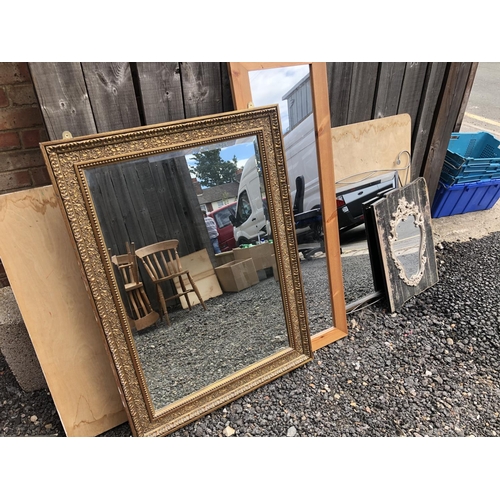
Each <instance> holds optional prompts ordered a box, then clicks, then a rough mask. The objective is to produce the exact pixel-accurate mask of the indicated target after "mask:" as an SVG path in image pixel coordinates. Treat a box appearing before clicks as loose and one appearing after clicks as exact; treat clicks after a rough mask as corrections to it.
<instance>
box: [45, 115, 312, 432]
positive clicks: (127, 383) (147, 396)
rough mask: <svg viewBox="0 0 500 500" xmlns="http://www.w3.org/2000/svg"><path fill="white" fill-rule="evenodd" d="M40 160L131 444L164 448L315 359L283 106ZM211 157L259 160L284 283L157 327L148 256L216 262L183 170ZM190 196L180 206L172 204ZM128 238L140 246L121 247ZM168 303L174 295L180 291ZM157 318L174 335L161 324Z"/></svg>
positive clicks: (123, 137) (99, 137) (152, 129)
mask: <svg viewBox="0 0 500 500" xmlns="http://www.w3.org/2000/svg"><path fill="white" fill-rule="evenodd" d="M41 148H42V152H43V154H44V158H45V161H46V164H47V168H48V170H49V173H50V176H51V180H52V183H53V185H54V188H55V191H56V193H57V195H58V197H59V201H60V206H61V209H62V212H63V216H64V218H65V221H66V223H67V227H68V230H69V232H70V236H71V238H72V241H73V243H74V247H75V250H76V252H77V255H78V257H79V262H80V264H81V269H82V275H83V278H84V281H85V282H86V285H87V289H88V291H89V296H90V299H91V303H92V305H93V308H94V311H95V316H96V319H97V322H98V324H99V326H100V328H101V330H102V332H103V334H104V338H105V340H106V344H107V347H108V352H109V355H110V359H111V362H112V366H113V367H114V372H115V376H116V380H117V383H118V387H119V389H120V393H121V395H122V400H123V403H124V406H125V408H126V411H127V415H128V418H129V422H130V426H131V430H132V433H133V435H136V436H161V435H167V434H169V433H171V432H173V431H175V430H177V429H179V428H181V427H183V426H184V425H186V424H188V423H190V422H192V421H194V420H196V419H198V418H199V417H201V416H203V415H205V414H207V413H209V412H211V411H213V410H215V409H216V408H219V407H221V406H223V405H224V404H227V403H228V402H230V401H233V400H235V399H237V398H239V397H241V396H243V395H244V394H247V393H248V392H250V391H252V390H254V389H256V388H257V387H260V386H262V385H264V384H266V383H268V382H269V381H271V380H274V379H276V378H278V377H279V376H281V375H283V374H285V373H287V372H289V371H290V370H293V369H294V368H297V367H299V366H301V365H303V364H305V363H307V362H308V361H310V360H311V359H312V347H311V339H310V333H309V329H308V322H307V312H306V310H305V305H304V290H303V284H302V281H301V276H300V271H299V267H298V266H299V264H298V261H299V258H298V251H297V247H296V240H295V229H294V224H293V219H292V215H291V214H292V211H291V206H290V195H289V188H288V178H287V172H286V169H285V165H284V157H283V147H282V135H281V127H280V117H279V112H278V109H277V106H267V107H264V108H260V109H256V110H246V111H235V112H230V113H224V114H220V115H212V116H206V117H203V118H196V119H189V120H183V121H178V122H169V123H165V124H159V125H154V126H148V127H139V128H135V129H128V130H121V131H115V132H109V133H102V134H96V135H92V136H85V137H78V138H70V139H67V140H61V141H51V142H46V143H43V144H41ZM205 151H218V152H219V153H221V152H228V154H230V155H231V157H232V158H236V160H238V161H239V160H245V159H246V158H248V155H249V154H253V155H255V157H256V158H257V159H258V163H259V165H260V174H261V181H262V185H263V186H264V189H263V196H265V197H266V204H267V210H268V218H269V224H270V228H271V231H272V235H273V239H272V252H273V253H272V254H273V255H274V258H275V273H276V279H265V280H262V281H260V279H258V280H257V281H256V282H252V283H251V284H252V286H248V287H246V288H244V289H241V290H240V291H238V292H233V293H223V294H220V293H219V294H215V295H214V296H209V298H208V300H207V299H205V300H204V305H205V306H206V307H202V303H203V302H198V303H196V300H193V301H192V302H191V304H189V305H190V306H189V308H183V307H180V306H179V304H178V302H179V300H180V298H179V297H177V298H176V297H175V296H174V295H170V296H167V297H166V298H167V303H170V304H171V305H170V306H169V312H168V314H162V313H164V312H167V311H166V309H165V310H163V308H162V307H159V305H158V300H159V298H161V297H155V296H154V293H150V292H148V288H147V287H148V286H149V290H155V283H152V282H151V281H150V278H149V277H148V274H147V273H146V272H145V268H144V266H141V265H140V263H141V262H142V260H141V258H144V259H145V260H144V262H146V257H144V256H145V255H146V254H147V253H148V251H147V250H146V249H149V250H150V249H151V246H152V245H153V246H154V245H156V246H159V245H160V243H161V242H162V241H176V242H177V243H176V244H175V248H176V251H177V253H178V255H179V256H180V260H181V261H182V259H183V258H188V257H189V258H191V257H193V256H196V255H198V254H199V253H200V252H202V253H203V254H204V255H208V256H209V257H210V259H211V260H212V261H215V259H214V254H213V251H212V249H211V245H210V242H209V239H208V238H207V229H206V227H205V225H204V220H203V215H202V212H201V210H200V206H199V205H198V206H194V207H193V204H192V203H191V202H190V201H189V197H190V196H191V199H192V196H194V200H195V202H194V203H195V205H196V203H197V200H196V194H195V192H194V188H193V187H192V185H191V184H192V183H191V182H190V180H189V172H188V168H189V162H190V161H192V158H193V156H194V155H196V154H198V153H200V152H205ZM249 151H250V152H251V153H249ZM186 173H187V175H188V177H187V179H188V181H187V182H184V183H182V182H181V181H180V179H181V178H182V176H185V175H186ZM139 188H141V189H142V188H143V190H142V191H140V189H139ZM169 190H170V191H169ZM183 190H186V193H187V195H186V197H185V198H182V197H177V198H176V200H177V201H176V203H172V198H173V197H174V195H179V193H181V192H182V191H183ZM168 192H170V193H172V194H171V195H168ZM141 193H142V194H141ZM166 193H167V194H166ZM179 196H180V195H179ZM145 213H148V214H150V215H148V219H147V220H146V218H145V216H144V214H145ZM151 214H152V215H151ZM161 220H163V222H161ZM165 221H166V222H165ZM134 228H135V229H137V230H140V231H141V233H140V234H141V235H142V237H143V240H142V241H134V242H131V241H123V240H124V239H126V238H127V231H132V229H134ZM200 228H201V229H200ZM117 241H118V243H116V242H117ZM207 242H208V243H207ZM131 244H133V252H131V251H130V246H131ZM120 245H122V246H120ZM155 248H156V247H155ZM125 249H126V251H127V252H128V253H127V255H130V254H132V257H135V258H136V259H137V260H138V261H139V264H137V266H138V270H139V278H135V280H136V281H135V282H133V284H134V287H133V288H137V287H136V286H135V285H137V286H139V284H140V285H144V289H145V290H144V291H145V296H146V297H147V298H148V299H149V302H150V303H149V305H150V306H151V308H153V309H155V308H156V311H157V313H158V314H157V315H153V316H154V317H153V320H152V322H151V324H150V325H148V326H147V327H144V325H142V324H141V325H140V324H139V323H138V322H134V321H133V320H131V316H132V315H133V312H134V311H133V307H132V306H131V303H127V298H128V297H129V295H128V294H132V291H133V290H131V288H130V282H128V283H127V282H126V281H125V282H124V281H121V280H120V275H119V274H118V273H117V272H116V270H115V267H116V266H117V265H118V264H120V263H121V262H123V261H122V260H120V259H119V258H118V257H119V256H118V255H117V254H121V255H123V254H125ZM193 258H194V257H193ZM158 259H159V262H161V260H162V259H163V257H158ZM132 260H133V259H132ZM174 260H176V258H175V257H174ZM251 260H252V259H244V260H241V261H238V262H237V263H236V264H235V266H236V265H237V266H238V269H239V266H240V263H241V262H243V263H245V264H244V266H247V265H250V264H249V262H248V261H251ZM188 262H192V261H188ZM144 265H145V264H144ZM190 266H191V265H190V264H189V265H188V268H190ZM166 267H167V268H168V265H167V266H166ZM214 267H215V264H214ZM184 270H186V267H184ZM244 270H246V267H245V269H244ZM249 272H250V271H249ZM253 273H255V270H254V271H253ZM243 274H244V273H243ZM255 276H256V275H255ZM153 277H154V273H153ZM156 278H158V276H156ZM186 279H187V278H186ZM246 279H247V280H248V279H249V278H248V276H247V277H246ZM158 281H160V280H158ZM185 283H187V282H185ZM185 283H184V284H182V283H181V282H179V287H180V288H179V287H177V291H179V290H185V288H184V287H185ZM127 286H128V287H127ZM176 286H177V285H176ZM188 288H189V284H188ZM250 291H252V294H251V295H246V294H247V293H248V294H249V293H250ZM170 292H171V294H175V290H174V287H172V288H171V289H170ZM141 293H142V292H141ZM164 293H166V294H168V290H167V292H164ZM135 297H136V299H135V302H134V304H135V306H137V304H138V303H139V302H140V297H139V295H137V296H135ZM157 299H158V300H157ZM155 300H156V302H155ZM162 300H163V299H162ZM160 302H161V301H160ZM172 304H173V305H172ZM148 312H150V311H148ZM264 313H265V314H264ZM159 315H161V316H163V319H167V318H166V317H167V316H168V322H167V323H166V322H165V321H163V319H162V320H159V321H158V320H157V316H159ZM145 317H149V316H148V315H145ZM155 320H156V321H155ZM134 325H135V326H134Z"/></svg>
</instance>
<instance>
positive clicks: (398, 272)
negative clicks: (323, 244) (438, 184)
mask: <svg viewBox="0 0 500 500" xmlns="http://www.w3.org/2000/svg"><path fill="white" fill-rule="evenodd" d="M371 208H372V210H373V216H374V220H375V225H376V233H377V236H378V245H379V250H380V257H381V260H382V263H383V268H384V281H385V288H386V292H387V300H388V302H389V306H390V309H391V312H394V311H397V310H399V309H400V308H401V307H402V306H403V304H404V303H405V302H406V301H407V300H409V299H410V298H411V297H413V296H415V295H418V294H419V293H421V292H423V291H424V290H426V289H427V288H430V287H431V286H433V285H434V284H436V283H437V281H438V274H437V265H436V257H435V249H434V239H433V235H432V225H431V214H430V205H429V196H428V193H427V185H426V183H425V179H424V178H423V177H418V178H417V179H416V180H414V181H413V182H410V183H409V184H407V185H406V186H404V187H402V188H398V189H394V190H392V191H390V192H389V193H387V194H386V195H385V197H384V198H382V199H380V200H378V201H376V202H375V203H373V205H372V207H371Z"/></svg>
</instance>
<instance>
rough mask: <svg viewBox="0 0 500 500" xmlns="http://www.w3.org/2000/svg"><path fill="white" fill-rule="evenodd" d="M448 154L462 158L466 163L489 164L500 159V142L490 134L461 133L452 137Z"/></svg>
mask: <svg viewBox="0 0 500 500" xmlns="http://www.w3.org/2000/svg"><path fill="white" fill-rule="evenodd" d="M448 152H450V153H452V154H455V155H457V156H461V157H462V158H463V161H464V162H468V161H469V160H478V161H482V162H488V161H489V160H494V159H495V158H500V141H499V140H497V139H495V137H494V136H493V135H491V134H489V133H488V132H472V133H461V132H460V133H457V134H453V135H452V136H451V138H450V142H449V143H448Z"/></svg>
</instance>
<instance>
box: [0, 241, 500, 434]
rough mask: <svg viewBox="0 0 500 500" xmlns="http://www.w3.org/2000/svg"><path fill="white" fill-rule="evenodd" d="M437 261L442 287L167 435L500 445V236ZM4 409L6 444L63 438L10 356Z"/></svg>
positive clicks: (363, 313)
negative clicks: (463, 440)
mask: <svg viewBox="0 0 500 500" xmlns="http://www.w3.org/2000/svg"><path fill="white" fill-rule="evenodd" d="M436 257H437V261H438V270H439V279H440V281H439V283H437V284H436V285H435V286H434V287H432V288H430V289H429V290H426V291H425V292H424V293H422V294H420V295H419V296H417V297H414V298H412V299H411V300H409V301H408V302H407V303H406V304H405V306H404V307H403V308H402V310H401V311H400V312H398V313H394V314H391V313H390V312H388V310H387V309H386V307H385V304H384V303H383V301H380V302H377V303H375V304H372V305H370V306H367V307H365V308H364V309H361V310H357V311H355V312H353V313H350V314H349V315H348V322H349V335H348V336H347V337H346V338H344V339H342V340H340V341H338V342H335V343H333V344H330V345H329V346H327V347H324V348H322V349H320V350H319V351H317V352H316V353H315V357H314V360H313V361H311V362H310V363H308V364H307V365H305V366H303V367H301V368H299V369H297V370H294V371H293V372H291V373H288V374H286V375H285V376H283V377H281V378H279V379H278V380H275V381H274V382H271V383H270V384H267V385H266V386H264V387H261V388H259V389H258V390H256V391H254V392H252V393H251V394H248V395H246V396H244V397H243V398H240V399H238V400H237V401H234V402H232V403H230V404H228V405H226V406H225V407H224V408H221V409H219V410H217V411H215V412H213V413H211V414H210V415H207V416H205V417H203V418H201V419H200V420H198V421H196V422H193V423H191V424H189V425H187V426H186V427H184V428H182V429H180V430H178V431H176V432H175V433H173V434H171V436H224V435H231V434H233V435H234V436H497V435H499V434H500V418H499V417H500V415H499V412H500V375H499V370H500V356H499V348H500V339H499V324H500V317H499V315H500V308H499V294H500V279H499V271H500V232H496V233H492V234H491V235H489V236H485V237H483V238H481V239H478V240H471V241H468V242H454V243H447V242H443V243H440V244H438V247H437V249H436ZM316 313H317V314H318V315H319V314H320V312H319V311H317V312H316ZM0 403H1V405H0V435H2V436H41V435H51V436H64V431H63V429H62V426H61V423H60V421H59V418H58V416H57V412H56V409H55V407H54V404H53V402H52V399H51V397H50V394H49V393H48V391H46V390H41V391H36V392H33V393H24V392H23V391H22V390H21V389H20V388H19V386H18V384H17V382H16V380H15V378H14V377H13V375H12V373H11V372H10V370H9V368H8V366H7V364H6V363H5V361H4V359H3V357H0ZM102 436H130V427H129V426H128V424H123V425H121V426H119V427H116V428H115V429H112V430H110V431H108V432H106V433H104V434H103V435H102Z"/></svg>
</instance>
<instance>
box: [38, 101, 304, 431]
mask: <svg viewBox="0 0 500 500" xmlns="http://www.w3.org/2000/svg"><path fill="white" fill-rule="evenodd" d="M249 135H251V136H256V137H257V140H258V143H259V149H260V152H261V156H262V167H263V172H264V182H265V184H266V190H267V193H268V207H269V214H270V219H271V226H272V231H273V239H274V242H275V255H276V264H277V270H278V274H279V277H280V283H281V292H282V300H283V306H284V315H285V322H286V327H287V331H288V339H289V347H287V348H285V349H283V350H280V351H278V352H276V353H274V354H272V355H270V356H268V357H266V358H264V359H262V360H260V361H258V362H256V363H253V364H252V365H250V366H248V367H246V368H244V369H242V370H239V371H237V372H236V373H233V374H232V375H230V376H228V377H225V378H223V379H221V380H219V381H217V382H215V383H213V384H210V385H209V386H207V387H204V388H202V389H201V390H198V391H197V392H194V393H192V394H190V395H189V396H186V397H184V398H182V399H180V400H178V401H175V402H173V403H172V404H169V405H168V406H166V407H164V408H161V409H159V410H156V411H155V409H154V407H153V403H152V399H151V396H150V394H149V391H148V387H147V384H146V380H145V377H144V372H143V370H142V367H141V364H140V362H139V358H138V353H137V349H136V348H135V345H134V342H133V337H132V331H131V328H130V325H129V322H128V319H127V315H126V310H125V308H124V305H123V302H122V299H121V296H120V293H119V289H118V286H117V283H116V278H115V275H114V270H113V268H112V263H111V260H110V256H109V253H108V250H107V247H106V243H105V241H104V238H103V235H102V231H101V229H100V225H99V221H98V219H97V215H96V211H95V207H94V205H93V201H92V197H91V193H90V191H89V188H88V183H87V181H86V176H85V171H86V170H87V169H91V168H97V167H99V166H109V165H110V164H116V163H118V162H123V161H127V160H131V159H135V158H140V157H145V156H149V155H155V154H159V153H166V152H170V151H177V150H184V149H186V148H187V147H191V146H193V147H194V146H199V145H203V144H212V143H218V142H221V141H224V140H227V139H236V138H239V137H247V136H249ZM41 149H42V152H43V155H44V158H45V162H46V164H47V168H48V170H49V174H50V176H51V180H52V183H53V185H54V189H55V191H56V194H57V196H58V200H59V204H60V207H61V209H62V212H63V217H64V219H65V222H66V224H67V227H68V230H69V233H70V236H71V239H72V243H73V244H74V247H75V250H76V252H77V255H78V257H79V263H80V266H81V269H82V274H83V277H84V279H85V281H86V286H87V289H88V291H89V295H90V298H91V302H92V306H93V308H94V312H95V315H96V318H97V321H98V323H99V326H100V328H101V331H102V333H103V334H104V337H105V339H106V343H107V347H108V354H109V355H110V359H111V362H112V366H113V368H114V375H115V377H116V380H117V383H118V386H119V388H120V395H121V397H122V401H123V404H124V406H125V409H126V411H127V416H128V419H129V423H130V426H131V430H132V433H133V434H134V435H138V436H158V435H166V434H168V433H170V432H173V431H174V430H177V429H179V428H181V427H183V426H184V425H186V424H188V423H190V422H192V421H194V420H196V419H198V418H200V417H201V416H203V415H205V414H207V413H209V412H211V411H213V410H215V409H217V408H219V407H221V406H223V405H225V404H227V403H228V402H230V401H233V400H235V399H237V398H239V397H241V396H243V395H245V394H247V393H248V392H250V391H252V390H254V389H256V388H258V387H260V386H262V385H264V384H266V383H268V382H270V381H271V380H274V379H275V378H278V377H280V376H281V375H283V374H285V373H287V372H289V371H291V370H293V369H294V368H297V367H299V366H301V365H303V364H305V363H307V362H308V361H310V360H311V359H312V347H311V338H310V333H309V328H308V324H307V315H306V311H305V303H304V290H303V286H302V281H301V276H300V270H299V256H298V250H297V245H296V237H295V228H294V224H293V218H292V207H291V204H290V194H289V188H288V177H287V172H286V168H285V164H284V155H283V144H282V136H281V123H280V118H279V111H278V106H267V107H262V108H259V109H256V110H250V111H248V110H245V111H233V112H229V113H224V114H219V115H211V116H206V117H202V118H193V119H188V120H182V121H178V122H170V123H165V124H160V125H155V126H149V127H139V128H134V129H127V130H121V131H116V132H109V133H102V134H95V135H91V136H84V137H78V138H75V139H68V140H62V141H52V142H46V143H42V144H41ZM117 168H119V167H118V166H117Z"/></svg>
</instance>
